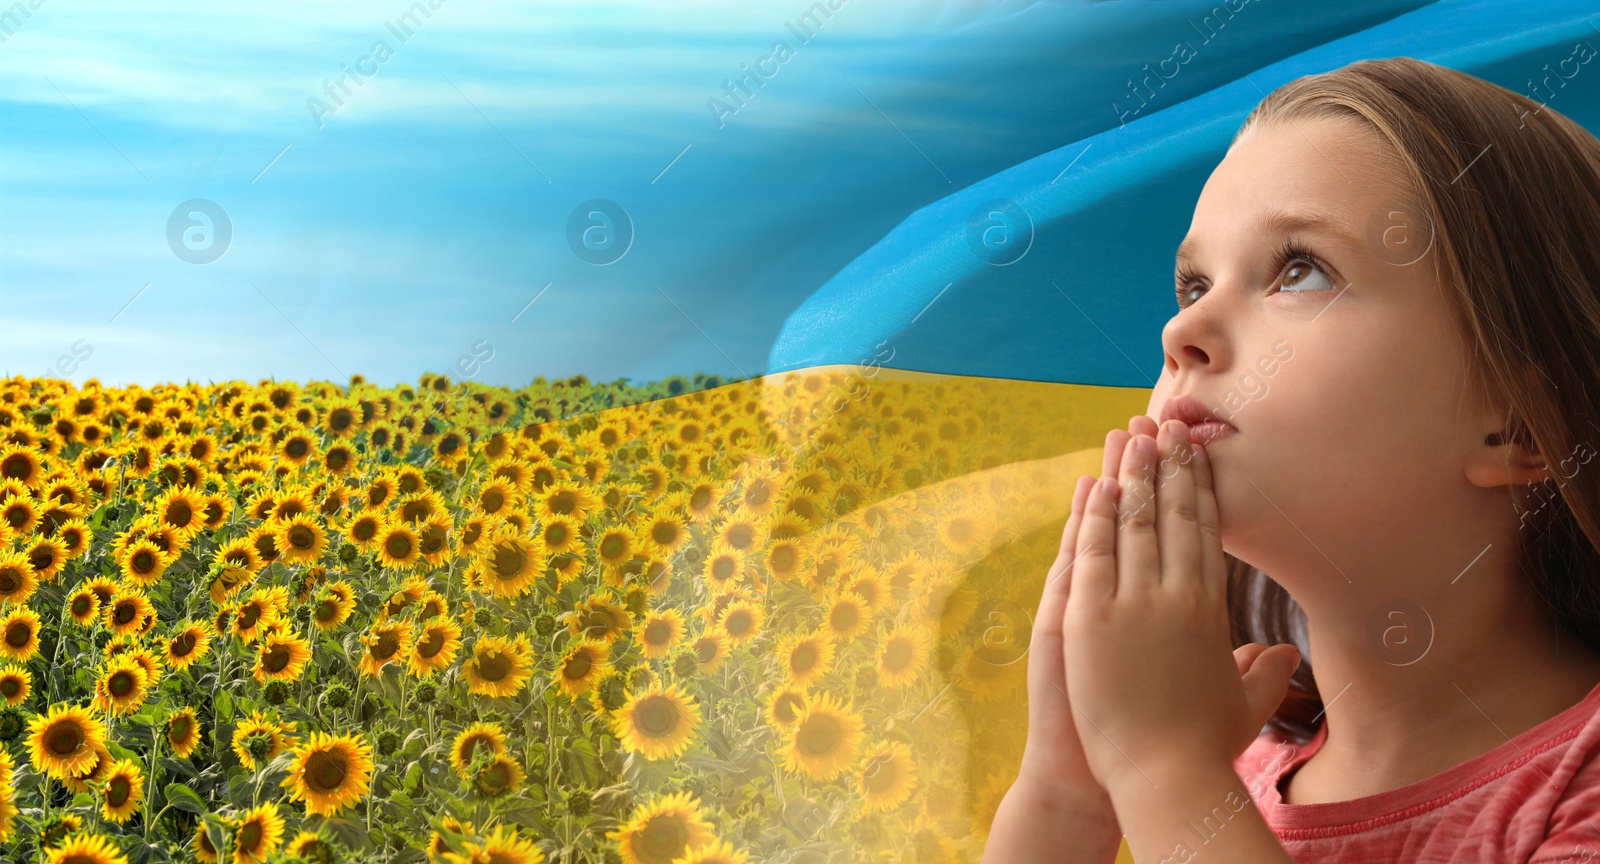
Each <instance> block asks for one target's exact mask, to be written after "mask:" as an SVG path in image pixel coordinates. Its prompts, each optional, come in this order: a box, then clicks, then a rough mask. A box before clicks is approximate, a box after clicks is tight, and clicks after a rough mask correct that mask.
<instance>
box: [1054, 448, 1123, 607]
mask: <svg viewBox="0 0 1600 864" xmlns="http://www.w3.org/2000/svg"><path fill="white" fill-rule="evenodd" d="M1120 492H1121V487H1120V486H1119V485H1118V484H1117V482H1116V478H1115V477H1112V476H1110V475H1107V476H1106V477H1102V478H1100V479H1099V480H1097V481H1095V483H1094V485H1093V486H1091V487H1090V489H1089V500H1088V501H1087V502H1086V503H1085V504H1084V508H1083V523H1082V524H1080V525H1079V526H1078V545H1077V554H1076V555H1075V556H1073V559H1072V592H1071V594H1070V595H1069V596H1068V598H1067V607H1068V610H1069V612H1068V614H1069V615H1070V614H1071V612H1070V610H1071V609H1074V608H1078V607H1080V606H1084V605H1085V604H1101V603H1104V602H1105V601H1108V600H1110V599H1112V598H1113V597H1115V596H1116V594H1117V497H1118V495H1119V494H1120Z"/></svg>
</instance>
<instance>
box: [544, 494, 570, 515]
mask: <svg viewBox="0 0 1600 864" xmlns="http://www.w3.org/2000/svg"><path fill="white" fill-rule="evenodd" d="M545 504H546V506H548V507H549V508H550V512H552V513H560V514H561V515H563V516H565V515H566V514H568V513H571V512H572V511H574V510H576V509H578V498H577V496H576V495H573V494H572V493H571V492H557V493H555V494H553V495H551V496H550V498H549V500H547V501H546V502H545Z"/></svg>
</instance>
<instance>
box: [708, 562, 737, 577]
mask: <svg viewBox="0 0 1600 864" xmlns="http://www.w3.org/2000/svg"><path fill="white" fill-rule="evenodd" d="M736 566H737V562H735V561H734V560H733V556H731V555H723V556H721V557H719V558H717V559H716V560H715V561H712V562H711V578H713V579H715V580H717V581H718V582H726V581H728V580H729V579H732V578H733V572H734V568H735V567H736Z"/></svg>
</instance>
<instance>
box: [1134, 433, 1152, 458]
mask: <svg viewBox="0 0 1600 864" xmlns="http://www.w3.org/2000/svg"><path fill="white" fill-rule="evenodd" d="M1133 446H1135V447H1137V448H1139V452H1140V453H1143V454H1144V455H1146V456H1154V455H1156V439H1154V438H1151V437H1150V436H1149V435H1140V436H1138V437H1136V438H1134V439H1133Z"/></svg>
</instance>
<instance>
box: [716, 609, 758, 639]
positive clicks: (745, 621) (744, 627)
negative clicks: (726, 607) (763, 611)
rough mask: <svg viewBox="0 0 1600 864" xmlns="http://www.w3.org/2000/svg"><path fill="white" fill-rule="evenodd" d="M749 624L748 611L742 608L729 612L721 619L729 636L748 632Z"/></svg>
mask: <svg viewBox="0 0 1600 864" xmlns="http://www.w3.org/2000/svg"><path fill="white" fill-rule="evenodd" d="M750 625H751V619H750V613H749V612H746V611H745V610H743V609H738V610H735V611H733V612H729V613H728V617H727V618H724V619H723V620H722V627H723V629H725V630H727V631H728V635H729V636H743V635H744V634H746V633H748V632H750Z"/></svg>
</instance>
